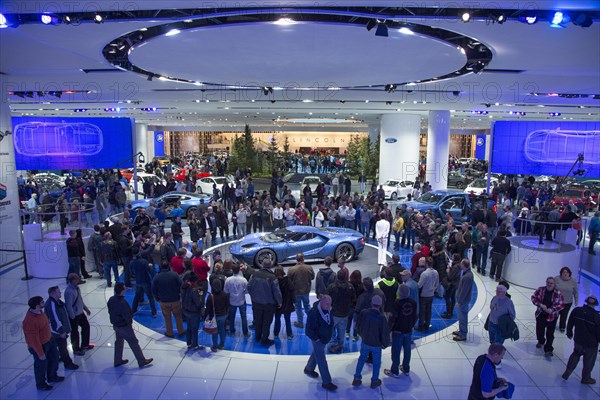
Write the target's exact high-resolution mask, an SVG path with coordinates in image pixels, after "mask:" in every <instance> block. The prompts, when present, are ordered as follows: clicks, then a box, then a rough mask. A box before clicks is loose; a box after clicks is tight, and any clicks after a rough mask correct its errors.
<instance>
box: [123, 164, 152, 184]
mask: <svg viewBox="0 0 600 400" xmlns="http://www.w3.org/2000/svg"><path fill="white" fill-rule="evenodd" d="M137 172H138V174H139V173H140V172H144V173H145V172H146V170H145V169H144V168H142V167H137ZM121 175H123V178H125V179H127V182H129V181H130V180H131V178H133V168H124V169H122V170H121Z"/></svg>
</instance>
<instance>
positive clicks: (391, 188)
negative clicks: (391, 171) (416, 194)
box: [381, 179, 415, 200]
mask: <svg viewBox="0 0 600 400" xmlns="http://www.w3.org/2000/svg"><path fill="white" fill-rule="evenodd" d="M414 184H415V183H414V182H412V181H401V180H400V179H388V180H387V181H385V182H384V183H382V184H381V186H382V187H383V190H384V191H385V198H386V199H390V200H397V199H403V198H406V196H408V195H409V194H410V193H412V191H413V185H414Z"/></svg>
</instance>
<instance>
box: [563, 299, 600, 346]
mask: <svg viewBox="0 0 600 400" xmlns="http://www.w3.org/2000/svg"><path fill="white" fill-rule="evenodd" d="M573 327H575V343H576V344H579V345H581V346H583V347H584V348H588V347H596V348H597V347H598V343H600V314H598V312H596V310H594V309H593V308H592V307H590V306H588V305H584V306H583V307H575V308H574V309H573V311H571V315H570V316H569V322H568V323H567V337H569V338H572V337H573Z"/></svg>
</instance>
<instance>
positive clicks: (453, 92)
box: [452, 90, 460, 97]
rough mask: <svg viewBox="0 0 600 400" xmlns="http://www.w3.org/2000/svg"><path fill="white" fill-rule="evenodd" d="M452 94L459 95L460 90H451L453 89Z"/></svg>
mask: <svg viewBox="0 0 600 400" xmlns="http://www.w3.org/2000/svg"><path fill="white" fill-rule="evenodd" d="M452 94H453V95H454V97H458V96H460V91H458V90H453V91H452Z"/></svg>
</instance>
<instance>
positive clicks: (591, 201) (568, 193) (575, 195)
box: [553, 187, 598, 211]
mask: <svg viewBox="0 0 600 400" xmlns="http://www.w3.org/2000/svg"><path fill="white" fill-rule="evenodd" d="M553 200H554V202H555V203H556V204H563V205H566V204H569V201H570V200H573V203H574V204H577V203H583V204H584V205H585V208H586V209H588V210H590V211H593V210H595V209H596V208H597V207H598V193H594V192H592V191H591V190H590V189H586V188H578V187H576V188H574V187H570V188H566V189H564V190H562V191H561V192H560V193H558V194H557V195H556V196H554V199H553Z"/></svg>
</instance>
